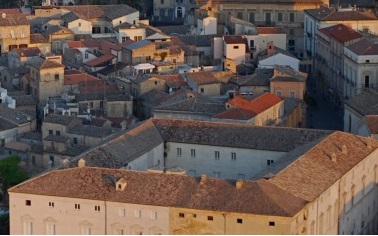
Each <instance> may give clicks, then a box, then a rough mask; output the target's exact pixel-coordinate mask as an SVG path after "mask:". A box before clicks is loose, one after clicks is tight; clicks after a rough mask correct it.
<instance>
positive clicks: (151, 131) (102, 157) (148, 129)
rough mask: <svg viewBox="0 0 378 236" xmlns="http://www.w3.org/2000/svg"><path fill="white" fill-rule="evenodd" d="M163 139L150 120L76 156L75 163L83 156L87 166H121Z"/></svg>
mask: <svg viewBox="0 0 378 236" xmlns="http://www.w3.org/2000/svg"><path fill="white" fill-rule="evenodd" d="M163 141H164V140H163V139H162V137H161V136H160V134H159V132H158V131H157V129H156V127H155V126H154V125H153V124H152V121H151V120H148V121H146V122H141V123H139V124H138V125H137V126H136V127H135V128H133V129H132V130H129V131H128V132H125V133H123V134H121V135H119V136H117V137H116V138H114V139H112V140H110V141H108V142H106V143H104V144H102V145H100V146H98V147H96V148H94V149H92V150H89V151H88V152H86V153H83V154H82V155H80V156H78V157H77V158H75V160H74V163H75V162H77V161H78V160H79V159H80V158H83V159H84V160H85V162H86V163H85V164H86V165H87V166H97V167H100V166H101V167H106V168H121V167H124V166H127V164H128V163H129V162H130V161H132V160H134V159H135V158H137V157H139V156H140V155H142V154H143V153H145V152H147V151H149V150H151V149H153V148H155V147H156V146H158V145H159V144H161V143H163ZM75 165H76V164H75Z"/></svg>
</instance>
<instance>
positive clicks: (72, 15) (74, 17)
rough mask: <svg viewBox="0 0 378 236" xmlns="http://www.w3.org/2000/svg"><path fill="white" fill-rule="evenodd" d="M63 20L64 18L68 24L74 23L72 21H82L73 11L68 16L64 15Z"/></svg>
mask: <svg viewBox="0 0 378 236" xmlns="http://www.w3.org/2000/svg"><path fill="white" fill-rule="evenodd" d="M62 18H63V20H64V21H65V22H67V23H70V22H72V21H75V20H78V19H80V17H79V16H77V15H76V14H75V12H72V11H70V12H68V13H67V14H64V15H62Z"/></svg>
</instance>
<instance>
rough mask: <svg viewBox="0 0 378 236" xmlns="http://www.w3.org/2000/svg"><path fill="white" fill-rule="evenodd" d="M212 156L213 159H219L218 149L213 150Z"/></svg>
mask: <svg viewBox="0 0 378 236" xmlns="http://www.w3.org/2000/svg"><path fill="white" fill-rule="evenodd" d="M214 158H215V160H219V151H215V152H214Z"/></svg>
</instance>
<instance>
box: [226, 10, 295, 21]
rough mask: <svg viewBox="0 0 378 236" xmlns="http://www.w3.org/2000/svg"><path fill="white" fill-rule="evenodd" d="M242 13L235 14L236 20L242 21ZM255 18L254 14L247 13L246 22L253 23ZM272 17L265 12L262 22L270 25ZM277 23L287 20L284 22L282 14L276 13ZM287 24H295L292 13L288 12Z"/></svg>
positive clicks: (269, 13)
mask: <svg viewBox="0 0 378 236" xmlns="http://www.w3.org/2000/svg"><path fill="white" fill-rule="evenodd" d="M228 14H229V15H231V12H229V13H228ZM243 15H244V14H243V12H242V11H239V12H236V18H239V19H241V20H244V17H243ZM255 16H256V12H252V11H251V12H248V20H249V22H251V23H255V18H256V17H255ZM272 16H273V14H272V13H271V12H265V13H264V20H265V21H266V22H268V23H270V22H271V21H272V20H273V19H272ZM276 20H277V22H284V21H287V20H284V12H277V18H276ZM288 20H289V22H295V13H294V12H290V13H289V19H288Z"/></svg>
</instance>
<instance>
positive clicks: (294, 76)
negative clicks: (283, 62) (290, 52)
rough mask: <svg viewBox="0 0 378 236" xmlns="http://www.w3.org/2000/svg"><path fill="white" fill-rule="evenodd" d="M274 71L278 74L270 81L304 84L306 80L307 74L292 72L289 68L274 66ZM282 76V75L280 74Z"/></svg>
mask: <svg viewBox="0 0 378 236" xmlns="http://www.w3.org/2000/svg"><path fill="white" fill-rule="evenodd" d="M274 69H275V70H276V71H278V72H279V73H280V74H277V75H276V76H274V77H273V78H272V79H271V80H270V81H299V82H305V81H306V80H307V74H306V73H303V72H300V71H297V70H294V69H293V68H291V67H290V66H279V65H275V66H274ZM281 73H282V74H283V75H282V74H281Z"/></svg>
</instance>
